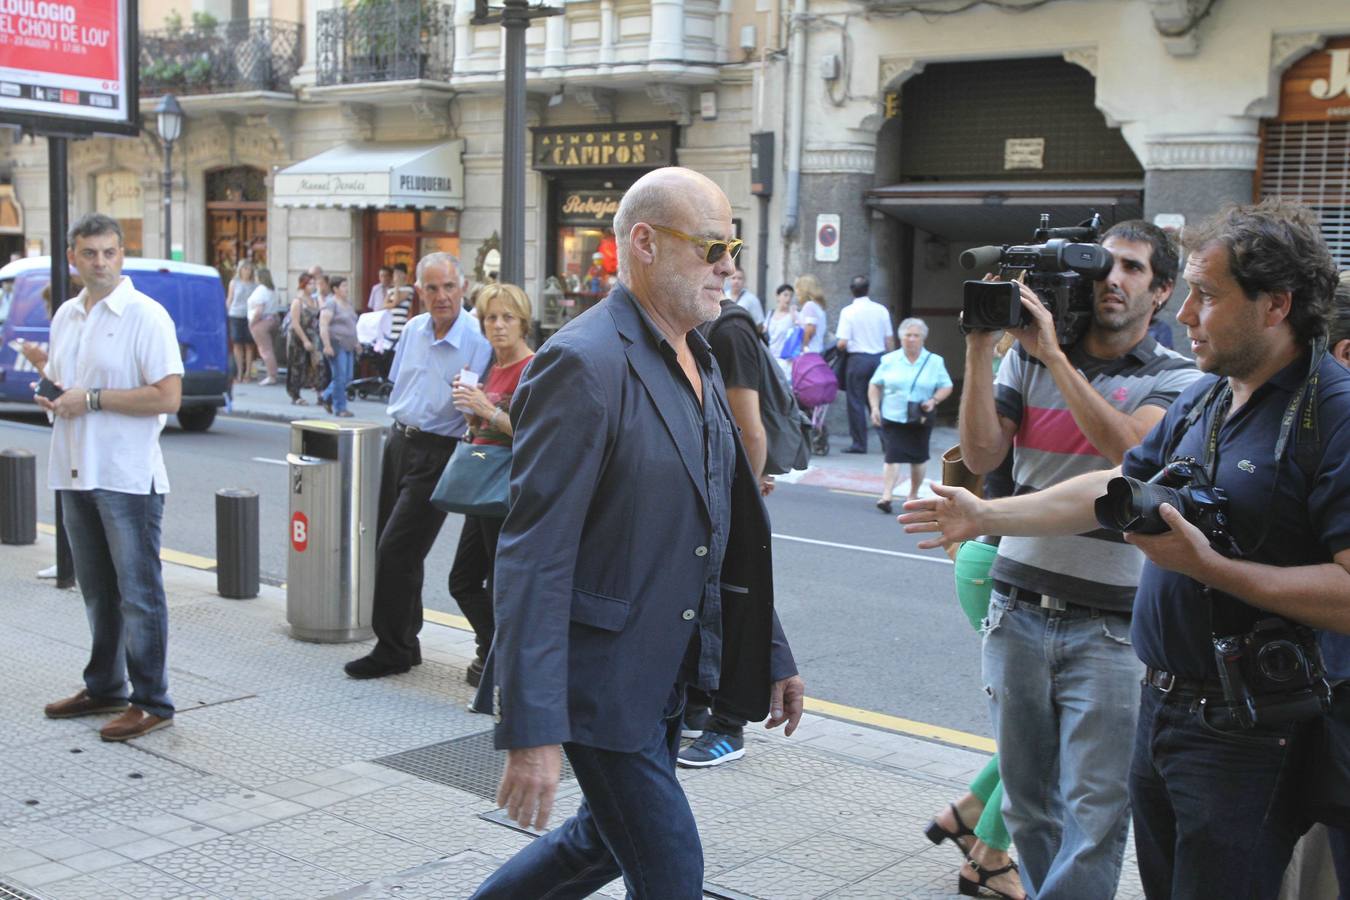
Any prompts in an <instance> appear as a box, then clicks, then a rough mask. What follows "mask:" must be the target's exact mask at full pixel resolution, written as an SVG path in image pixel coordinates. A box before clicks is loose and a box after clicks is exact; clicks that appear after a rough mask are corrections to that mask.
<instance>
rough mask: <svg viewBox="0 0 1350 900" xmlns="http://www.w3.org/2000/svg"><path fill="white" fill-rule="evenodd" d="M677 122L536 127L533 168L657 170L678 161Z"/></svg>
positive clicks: (541, 169)
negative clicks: (676, 151)
mask: <svg viewBox="0 0 1350 900" xmlns="http://www.w3.org/2000/svg"><path fill="white" fill-rule="evenodd" d="M675 128H676V126H675V125H674V123H671V122H662V123H659V124H655V125H642V124H637V125H615V126H612V127H609V128H594V127H591V126H581V127H574V126H567V127H546V128H536V129H534V154H533V159H534V168H535V169H536V170H537V171H540V172H585V171H596V170H601V169H655V168H658V167H660V166H668V165H671V164H672V163H673V162H674V161H675Z"/></svg>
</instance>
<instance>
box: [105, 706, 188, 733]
mask: <svg viewBox="0 0 1350 900" xmlns="http://www.w3.org/2000/svg"><path fill="white" fill-rule="evenodd" d="M172 724H173V719H172V718H167V719H162V718H160V717H159V716H152V715H150V713H148V712H146V711H145V710H143V709H136V708H135V707H132V708H131V709H128V710H127V711H126V712H124V713H122V714H121V715H120V716H118V717H117V718H115V719H113V720H112V721H111V722H109V723H108V724H107V725H104V726H103V727H102V728H100V729H99V730H98V736H99V737H101V738H103V739H104V740H105V741H128V740H131V739H132V738H138V737H140V736H141V735H143V734H149V733H150V732H152V731H158V730H159V729H161V728H168V727H169V726H170V725H172Z"/></svg>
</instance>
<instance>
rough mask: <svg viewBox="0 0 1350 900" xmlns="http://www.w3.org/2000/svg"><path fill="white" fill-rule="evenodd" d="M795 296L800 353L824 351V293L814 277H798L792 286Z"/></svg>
mask: <svg viewBox="0 0 1350 900" xmlns="http://www.w3.org/2000/svg"><path fill="white" fill-rule="evenodd" d="M792 292H793V293H794V294H796V295H797V324H798V325H800V326H802V352H803V353H823V352H824V350H825V291H824V290H823V289H821V286H820V281H819V280H818V279H817V278H816V276H814V275H799V276H797V281H796V282H795V283H794V284H793V285H792Z"/></svg>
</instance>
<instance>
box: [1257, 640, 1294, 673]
mask: <svg viewBox="0 0 1350 900" xmlns="http://www.w3.org/2000/svg"><path fill="white" fill-rule="evenodd" d="M1256 666H1257V668H1258V669H1260V670H1261V674H1262V675H1264V676H1265V677H1266V678H1269V679H1270V680H1271V681H1277V682H1285V681H1293V680H1294V679H1295V678H1297V677H1299V676H1300V675H1301V674H1302V672H1303V651H1302V650H1300V649H1299V648H1298V647H1297V646H1296V645H1295V644H1294V643H1293V642H1291V641H1271V642H1270V643H1269V644H1266V645H1265V646H1264V647H1262V648H1261V649H1260V650H1259V651H1257V654H1256Z"/></svg>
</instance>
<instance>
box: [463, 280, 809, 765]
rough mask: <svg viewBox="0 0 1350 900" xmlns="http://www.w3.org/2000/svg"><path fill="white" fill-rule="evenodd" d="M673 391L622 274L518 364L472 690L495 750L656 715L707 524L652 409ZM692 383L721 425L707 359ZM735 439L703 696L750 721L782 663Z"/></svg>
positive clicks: (658, 410)
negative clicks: (491, 622) (488, 630)
mask: <svg viewBox="0 0 1350 900" xmlns="http://www.w3.org/2000/svg"><path fill="white" fill-rule="evenodd" d="M692 339H694V338H693V337H691V340H692ZM683 389H684V388H683V386H682V385H680V384H679V383H678V382H677V381H676V380H675V377H674V376H673V375H672V373H671V370H670V368H669V366H668V364H667V363H666V361H665V360H664V359H663V358H662V356H661V351H660V348H659V345H658V343H657V341H656V339H655V338H654V336H653V335H652V333H651V331H650V330H649V329H648V328H647V327H646V325H645V324H644V322H643V321H642V319H641V316H640V312H639V310H638V307H637V302H636V300H634V299H633V297H632V295H631V294H629V292H628V291H627V289H625V288H624V287H623V286H622V285H619V286H617V287H616V288H615V289H614V290H613V291H612V292H611V293H610V295H609V296H608V297H607V298H605V300H603V301H601V302H600V303H599V304H597V305H596V307H595V308H593V309H591V310H589V311H587V312H586V313H585V314H583V315H581V316H579V317H578V318H576V319H575V320H573V321H572V322H570V323H568V325H567V326H566V327H564V328H563V329H562V330H560V331H559V332H558V333H557V334H555V335H554V336H553V337H552V338H551V339H549V340H548V341H547V342H546V343H545V344H544V346H543V347H542V348H540V350H539V352H538V353H537V354H536V355H535V357H534V359H533V360H531V362H530V363H529V365H528V367H527V369H526V371H525V373H524V376H523V377H522V379H521V382H520V386H519V387H518V388H517V390H516V392H515V395H514V398H513V400H512V404H511V419H512V423H513V425H514V428H515V438H514V443H513V450H512V466H511V496H512V505H511V512H510V514H509V515H508V516H507V517H506V520H505V522H504V523H503V526H502V532H501V538H500V542H499V543H498V547H497V560H496V568H495V570H494V581H495V612H496V634H495V637H494V641H493V647H492V650H491V652H490V653H489V656H488V661H487V667H486V671H485V672H484V676H483V680H482V685H481V687H480V692H479V696H478V698H477V700H476V701H475V707H476V708H478V709H482V710H486V709H488V708H491V709H493V710H494V712H495V713H496V715H497V726H496V734H495V742H496V745H497V747H498V748H499V749H511V748H521V747H536V746H543V745H549V744H560V743H564V742H568V741H573V742H577V743H581V744H586V745H588V746H593V747H599V748H603V749H608V750H616V751H622V752H631V751H634V750H636V749H638V748H639V747H641V746H642V745H643V744H644V743H645V742H646V741H647V740H648V739H649V737H650V735H651V732H652V729H653V728H655V727H656V725H657V723H658V722H659V720H660V717H661V714H662V711H663V708H664V706H665V703H666V701H667V700H668V698H669V696H670V691H671V688H672V686H673V685H674V683H675V681H676V679H677V677H678V675H679V672H680V665H681V662H682V660H683V659H684V656H685V652H686V650H687V648H688V646H689V643H690V639H691V638H692V636H693V634H694V631H695V629H696V628H697V625H698V622H697V618H698V617H697V612H698V608H699V602H700V599H701V597H702V593H703V585H704V583H705V580H706V576H707V567H706V563H705V560H704V555H705V554H706V549H704V548H706V546H707V544H708V542H709V539H710V536H711V523H710V520H709V514H708V508H707V501H706V498H705V497H704V491H705V490H706V485H705V484H704V478H703V456H702V454H703V448H702V442H701V441H700V440H691V439H690V436H687V435H681V439H677V437H676V435H677V434H679V432H678V431H677V430H676V429H675V428H673V427H672V426H671V424H670V423H669V422H668V421H667V419H666V416H665V413H664V412H663V410H669V409H676V408H678V407H677V406H676V405H677V404H679V403H683V402H686V401H685V400H684V399H683V398H682V397H681V396H680V395H679V394H678V391H680V390H683ZM703 390H704V402H705V403H717V404H718V405H719V408H720V410H721V412H722V415H721V416H720V417H719V418H721V419H722V420H723V421H725V422H726V423H727V425H728V427H730V428H732V429H733V430H734V429H735V426H734V419H732V418H731V411H730V406H729V404H728V403H727V399H726V393H725V390H724V388H723V385H722V379H721V376H720V374H718V372H717V370H716V364H715V363H714V369H713V373H712V377H711V378H708V379H705V381H704V387H703ZM735 445H736V473H735V478H734V481H733V485H732V492H731V500H730V504H731V522H732V524H731V529H730V531H729V533H728V543H727V553H726V559H725V561H724V564H723V568H722V580H723V586H722V598H723V600H722V603H723V608H722V631H723V653H722V674H721V685H720V687H719V689H718V697H719V699H720V700H721V702H722V704H723V705H724V708H726V709H728V710H735V711H738V712H740V713H742V714H743V715H744V716H745V717H746V718H747V719H751V720H755V719H762V718H764V716H765V715H767V713H768V701H769V693H770V690H771V685H772V682H773V681H776V680H779V679H782V678H786V677H788V676H790V675H795V674H796V667H795V664H794V663H793V660H792V654H791V651H790V650H789V649H788V646H787V642H786V640H785V639H784V638H783V635H782V630H781V628H780V627H779V625H778V620H777V617H776V615H775V614H774V612H773V575H772V559H771V556H770V546H769V541H770V534H769V524H768V515H767V513H766V511H765V508H764V504H763V501H762V499H761V498H760V495H759V490H758V483H757V481H756V480H755V478H754V475H753V473H752V472H751V470H750V466H749V460H748V458H747V457H746V455H745V450H744V448H743V447H742V446H741V443H740V441H739V439H736V441H735ZM691 613H692V614H691ZM489 686H490V688H489ZM489 689H491V690H492V692H493V693H492V697H491V705H490V706H489V702H488V696H487V692H488V690H489Z"/></svg>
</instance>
